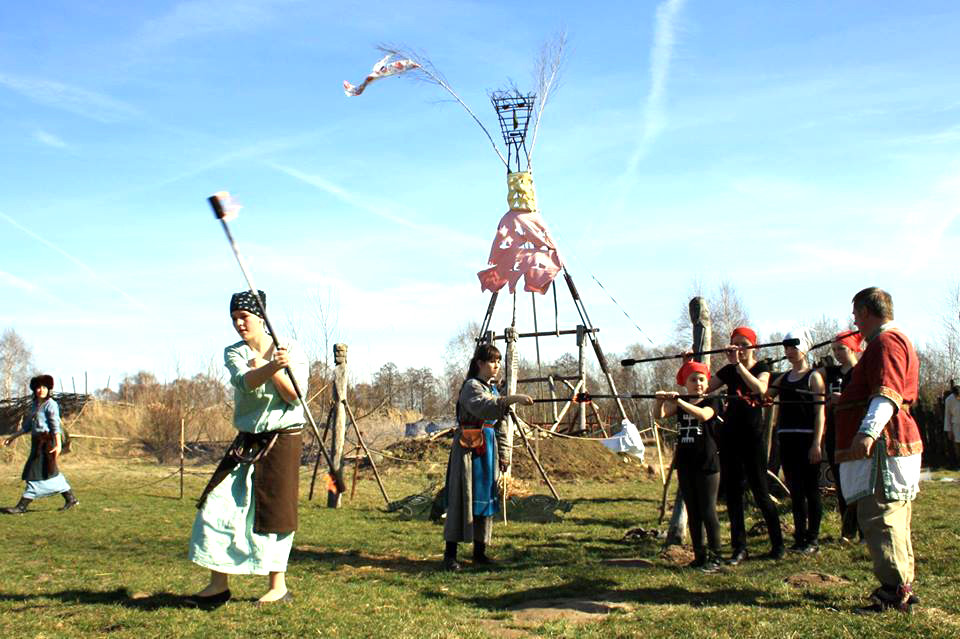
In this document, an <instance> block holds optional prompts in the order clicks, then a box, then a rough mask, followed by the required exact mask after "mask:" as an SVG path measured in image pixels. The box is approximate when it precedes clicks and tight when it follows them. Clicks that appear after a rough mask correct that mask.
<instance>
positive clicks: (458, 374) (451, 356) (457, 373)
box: [442, 321, 480, 411]
mask: <svg viewBox="0 0 960 639" xmlns="http://www.w3.org/2000/svg"><path fill="white" fill-rule="evenodd" d="M479 333H480V323H479V322H475V321H470V322H467V323H466V324H464V325H462V326H461V327H460V328H459V329H458V330H457V332H456V334H455V335H454V336H453V337H451V338H450V339H449V340H447V348H446V350H445V351H444V355H443V381H442V383H443V386H444V388H445V389H446V404H447V408H448V409H449V410H451V411H452V410H453V406H454V405H455V403H456V401H457V397H456V394H457V391H459V390H460V384H461V383H462V382H463V380H464V378H465V377H466V376H467V366H469V364H470V358H471V357H473V352H474V351H475V350H476V348H477V341H476V340H477V335H479Z"/></svg>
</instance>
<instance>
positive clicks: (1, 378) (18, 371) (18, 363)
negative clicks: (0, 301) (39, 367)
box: [0, 328, 34, 399]
mask: <svg viewBox="0 0 960 639" xmlns="http://www.w3.org/2000/svg"><path fill="white" fill-rule="evenodd" d="M33 369H34V364H33V353H32V352H31V350H30V347H29V346H28V345H27V343H26V342H25V341H23V338H22V337H20V335H19V334H18V333H17V332H16V331H15V330H13V329H12V328H8V329H7V330H5V331H4V332H3V336H2V337H0V392H2V393H3V399H10V398H11V397H14V396H17V395H21V394H25V393H26V387H27V382H29V381H30V374H31V371H33Z"/></svg>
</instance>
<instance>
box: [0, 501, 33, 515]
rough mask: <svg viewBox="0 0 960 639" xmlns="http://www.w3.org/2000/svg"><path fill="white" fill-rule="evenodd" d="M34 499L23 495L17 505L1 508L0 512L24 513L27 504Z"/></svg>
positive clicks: (10, 513) (6, 513)
mask: <svg viewBox="0 0 960 639" xmlns="http://www.w3.org/2000/svg"><path fill="white" fill-rule="evenodd" d="M32 501H33V500H32V499H27V498H26V497H21V498H20V501H19V502H18V503H17V505H16V506H11V507H9V508H0V513H3V514H4V515H22V514H23V513H25V512H27V506H29V505H30V502H32Z"/></svg>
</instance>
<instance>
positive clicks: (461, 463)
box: [443, 344, 533, 571]
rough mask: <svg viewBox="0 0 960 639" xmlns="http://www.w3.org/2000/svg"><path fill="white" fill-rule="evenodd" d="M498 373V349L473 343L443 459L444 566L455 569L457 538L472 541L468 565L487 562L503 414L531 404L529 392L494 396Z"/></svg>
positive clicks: (501, 463)
mask: <svg viewBox="0 0 960 639" xmlns="http://www.w3.org/2000/svg"><path fill="white" fill-rule="evenodd" d="M499 373H500V351H499V350H497V348H496V347H495V346H493V345H492V344H481V345H480V346H478V347H477V350H476V352H475V353H474V355H473V358H472V359H471V360H470V367H469V370H468V371H467V379H466V380H465V381H464V382H463V386H462V387H461V388H460V395H459V398H458V400H457V427H456V429H455V430H454V431H453V446H452V448H451V449H450V460H449V461H448V462H447V481H446V485H445V487H444V494H445V496H446V501H447V509H446V520H445V522H444V526H443V538H444V541H445V542H446V548H445V550H444V553H443V568H444V570H451V571H457V570H460V564H459V563H457V544H458V543H459V542H467V543H469V542H473V563H474V564H491V563H493V560H492V559H490V558H489V557H488V556H487V552H486V551H487V544H488V543H490V538H491V533H492V531H493V517H494V515H496V514H497V513H498V512H500V500H499V498H498V491H497V484H498V482H499V480H500V472H502V471H503V470H505V469H506V467H507V457H506V449H505V447H504V439H505V433H504V429H503V426H504V424H503V418H504V416H505V415H506V414H507V410H508V409H509V408H510V406H512V405H513V404H522V405H524V406H530V405H532V404H533V398H531V397H530V396H529V395H500V394H499V392H498V391H497V387H496V386H495V385H494V381H495V380H496V378H497V376H498V375H499Z"/></svg>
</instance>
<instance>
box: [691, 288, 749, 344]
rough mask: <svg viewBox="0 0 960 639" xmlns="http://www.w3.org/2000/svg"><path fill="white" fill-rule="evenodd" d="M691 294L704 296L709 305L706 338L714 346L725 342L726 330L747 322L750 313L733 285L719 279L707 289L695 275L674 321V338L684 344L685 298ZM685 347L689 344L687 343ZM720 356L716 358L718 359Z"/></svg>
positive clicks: (692, 296) (747, 323)
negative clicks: (715, 285)
mask: <svg viewBox="0 0 960 639" xmlns="http://www.w3.org/2000/svg"><path fill="white" fill-rule="evenodd" d="M694 297H702V298H704V299H705V300H707V307H708V308H709V309H710V320H711V331H710V339H711V343H712V344H713V346H714V348H720V347H721V346H724V345H726V344H728V343H729V340H730V333H732V332H733V329H735V328H737V327H738V326H746V325H749V323H750V315H749V313H748V312H747V307H746V304H744V302H743V299H742V298H741V297H740V293H739V292H738V291H737V288H736V286H734V284H733V282H731V281H730V280H722V281H721V282H720V283H719V284H718V285H717V287H716V288H715V289H713V290H707V287H706V286H705V285H704V283H703V281H702V280H700V279H697V278H695V279H694V280H693V281H692V282H691V284H690V289H689V291H688V293H687V295H686V298H685V300H686V301H684V303H683V306H682V308H681V311H680V313H679V315H678V316H677V321H676V323H675V324H674V339H675V341H677V342H679V343H682V344H685V343H687V342H689V340H690V309H689V307H688V304H687V302H688V301H689V300H690V299H691V298H694ZM686 348H689V346H687V347H686ZM719 362H720V360H718V363H719Z"/></svg>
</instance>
